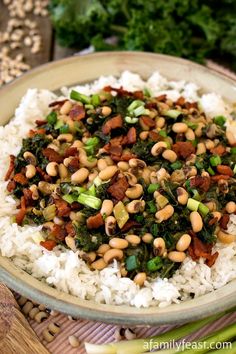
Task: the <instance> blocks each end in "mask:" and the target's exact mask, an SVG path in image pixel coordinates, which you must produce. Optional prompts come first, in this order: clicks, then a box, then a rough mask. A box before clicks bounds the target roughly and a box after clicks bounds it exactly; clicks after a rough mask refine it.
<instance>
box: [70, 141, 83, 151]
mask: <svg viewBox="0 0 236 354" xmlns="http://www.w3.org/2000/svg"><path fill="white" fill-rule="evenodd" d="M71 147H76V148H77V149H79V148H82V147H83V143H82V141H80V140H75V141H74V142H73V144H72V145H71Z"/></svg>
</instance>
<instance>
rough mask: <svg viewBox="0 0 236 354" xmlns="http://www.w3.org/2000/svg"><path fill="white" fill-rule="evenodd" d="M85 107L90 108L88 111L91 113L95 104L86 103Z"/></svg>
mask: <svg viewBox="0 0 236 354" xmlns="http://www.w3.org/2000/svg"><path fill="white" fill-rule="evenodd" d="M84 107H85V108H86V109H87V110H88V113H89V110H93V109H94V106H93V105H92V104H85V105H84Z"/></svg>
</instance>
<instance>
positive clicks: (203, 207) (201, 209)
mask: <svg viewBox="0 0 236 354" xmlns="http://www.w3.org/2000/svg"><path fill="white" fill-rule="evenodd" d="M198 211H199V212H200V213H201V215H202V216H206V215H207V214H208V213H209V212H210V210H209V208H208V207H207V206H206V205H204V204H203V203H200V204H199V207H198Z"/></svg>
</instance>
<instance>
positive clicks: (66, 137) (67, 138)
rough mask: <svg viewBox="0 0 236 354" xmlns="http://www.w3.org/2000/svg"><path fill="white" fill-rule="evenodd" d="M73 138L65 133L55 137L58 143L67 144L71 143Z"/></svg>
mask: <svg viewBox="0 0 236 354" xmlns="http://www.w3.org/2000/svg"><path fill="white" fill-rule="evenodd" d="M73 139H74V137H73V135H72V134H70V133H67V134H60V135H58V137H57V140H58V141H60V142H67V143H71V142H72V141H73Z"/></svg>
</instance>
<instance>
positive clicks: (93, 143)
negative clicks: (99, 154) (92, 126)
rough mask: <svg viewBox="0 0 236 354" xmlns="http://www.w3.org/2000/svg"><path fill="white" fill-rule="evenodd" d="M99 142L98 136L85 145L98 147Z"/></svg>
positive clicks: (89, 139)
mask: <svg viewBox="0 0 236 354" xmlns="http://www.w3.org/2000/svg"><path fill="white" fill-rule="evenodd" d="M99 141H100V140H99V138H98V137H97V136H94V137H93V138H88V140H87V141H86V143H85V145H86V146H90V145H97V144H98V143H99Z"/></svg>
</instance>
